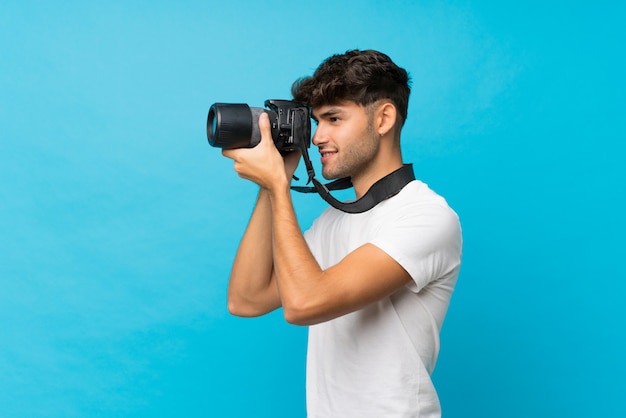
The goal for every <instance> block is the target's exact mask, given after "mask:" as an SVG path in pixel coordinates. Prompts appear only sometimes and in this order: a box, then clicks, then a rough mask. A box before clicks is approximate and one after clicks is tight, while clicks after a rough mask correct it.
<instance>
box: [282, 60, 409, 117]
mask: <svg viewBox="0 0 626 418" xmlns="http://www.w3.org/2000/svg"><path fill="white" fill-rule="evenodd" d="M410 93H411V86H410V77H409V74H408V73H407V72H406V70H404V69H403V68H400V67H398V66H397V65H396V64H394V63H393V61H391V58H389V57H388V56H387V55H385V54H383V53H382V52H378V51H374V50H364V51H360V50H357V49H355V50H351V51H347V52H346V53H345V54H337V55H333V56H331V57H329V58H327V59H326V60H325V61H324V62H322V64H320V66H319V67H318V68H317V70H315V73H314V74H313V76H311V77H303V78H300V79H298V80H296V81H295V82H294V83H293V85H292V86H291V94H292V95H293V98H294V100H296V101H298V102H302V103H306V104H307V105H309V106H311V107H318V106H323V105H326V104H335V103H338V102H340V101H344V100H348V101H352V102H355V103H357V104H360V105H362V106H368V105H370V104H372V103H375V102H377V101H379V100H381V99H388V100H390V101H391V102H392V103H393V104H394V105H395V106H396V109H397V111H398V116H399V118H400V120H397V121H396V123H397V124H398V126H402V125H403V124H404V121H405V120H406V117H407V111H408V107H409V94H410Z"/></svg>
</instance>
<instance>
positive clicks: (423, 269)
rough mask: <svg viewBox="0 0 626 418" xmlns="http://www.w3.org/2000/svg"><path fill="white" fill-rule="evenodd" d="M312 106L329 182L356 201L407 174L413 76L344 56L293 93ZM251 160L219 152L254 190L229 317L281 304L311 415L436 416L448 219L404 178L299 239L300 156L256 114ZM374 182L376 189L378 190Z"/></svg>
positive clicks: (376, 57) (454, 271)
mask: <svg viewBox="0 0 626 418" xmlns="http://www.w3.org/2000/svg"><path fill="white" fill-rule="evenodd" d="M292 92H293V96H294V99H295V100H296V101H300V102H303V103H306V104H307V105H309V106H311V109H312V117H313V118H314V120H315V121H316V122H317V128H316V130H315V134H314V136H313V140H312V141H313V144H314V145H315V146H317V147H318V149H319V152H320V155H321V164H322V168H323V173H322V174H323V176H324V177H325V178H326V179H335V178H342V177H350V178H351V180H352V184H353V185H354V190H355V193H356V197H357V199H360V198H362V197H363V196H364V195H366V193H367V192H368V190H369V189H370V188H373V187H372V186H373V185H374V184H375V183H377V182H379V180H381V181H383V182H384V181H386V179H388V178H390V177H392V176H394V175H395V174H394V173H397V172H398V170H401V169H403V167H404V168H405V169H406V167H408V168H409V170H410V169H411V168H410V166H405V165H404V164H403V161H402V154H401V150H400V131H401V129H402V126H403V124H404V121H405V119H406V117H407V108H408V98H409V92H410V88H409V77H408V74H407V72H406V71H405V70H403V69H402V68H399V67H398V66H397V65H395V64H394V63H393V62H392V61H391V59H390V58H389V57H388V56H386V55H385V54H382V53H380V52H377V51H372V50H368V51H358V50H355V51H348V52H346V53H345V54H342V55H335V56H332V57H330V58H328V59H327V60H326V61H324V62H323V63H322V64H321V65H320V67H319V68H318V69H317V70H316V72H315V74H314V75H313V76H312V77H309V78H305V79H302V80H299V81H297V82H296V83H294V86H293V87H292ZM259 127H260V130H261V134H262V139H261V142H260V143H259V145H257V146H256V147H255V148H251V149H235V150H224V151H223V154H224V155H225V156H226V157H228V158H231V159H233V160H234V162H235V164H234V168H235V170H236V171H237V173H238V174H239V175H240V176H241V177H242V178H246V179H249V180H251V181H253V182H255V183H257V184H258V185H259V186H260V187H261V189H260V192H259V195H258V199H257V202H256V206H255V209H254V211H253V214H252V217H251V219H250V223H249V225H248V227H247V229H246V232H245V234H244V236H243V238H242V241H241V244H240V247H239V250H238V252H237V255H236V257H235V261H234V263H233V268H232V273H231V278H230V283H229V289H228V306H229V310H230V312H231V313H233V314H234V315H239V316H257V315H263V314H265V313H268V312H270V311H273V310H274V309H277V308H279V307H282V308H283V312H284V316H285V319H286V320H287V321H288V322H290V323H293V324H298V325H309V326H310V328H309V343H308V344H309V346H308V354H307V413H308V416H309V418H320V417H325V418H330V417H333V418H337V417H358V418H363V417H375V418H381V417H385V418H390V417H422V418H423V417H439V416H440V415H441V412H440V406H439V400H438V397H437V394H436V391H435V389H434V387H433V384H432V382H431V379H430V374H431V373H432V371H433V368H434V365H435V361H436V359H437V354H438V351H439V330H440V328H441V325H442V323H443V319H444V316H445V313H446V311H447V308H448V304H449V301H450V297H451V294H452V291H453V289H454V286H455V283H456V280H457V276H458V272H459V267H460V259H461V242H462V239H461V230H460V225H459V221H458V217H457V216H456V214H455V213H454V212H453V211H452V210H451V209H450V208H449V207H448V205H447V204H446V202H445V200H444V199H443V198H441V197H440V196H438V195H437V194H435V193H434V192H432V191H431V190H430V189H429V188H428V187H427V186H426V184H424V183H422V182H420V181H418V180H413V181H410V182H408V184H406V185H402V186H403V187H401V190H399V191H398V192H397V193H395V192H394V193H395V194H394V195H393V196H392V197H389V198H387V199H384V200H382V201H381V202H378V203H377V204H376V205H375V206H374V207H373V208H371V209H369V210H366V211H365V212H362V213H346V212H343V211H342V210H339V209H336V208H334V207H330V208H328V209H327V210H326V211H324V213H322V215H321V216H320V217H319V218H318V219H317V220H316V221H315V222H314V223H313V225H312V226H311V228H310V229H309V230H308V231H306V233H305V234H304V235H303V234H302V233H301V230H300V227H299V225H298V222H297V220H296V216H295V213H294V209H293V206H292V200H291V195H290V189H289V187H290V180H291V178H292V175H293V172H294V171H295V168H296V166H297V163H298V159H299V157H300V155H299V154H298V153H290V154H287V155H285V156H284V157H283V156H281V154H280V153H279V152H278V151H277V149H276V147H275V145H274V143H273V141H272V138H271V132H270V129H269V121H268V118H267V116H266V115H265V114H262V115H261V117H260V118H259ZM379 183H380V182H379Z"/></svg>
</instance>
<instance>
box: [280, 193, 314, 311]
mask: <svg viewBox="0 0 626 418" xmlns="http://www.w3.org/2000/svg"><path fill="white" fill-rule="evenodd" d="M270 199H271V206H272V212H273V219H272V224H273V234H274V235H273V253H274V269H275V270H276V277H277V281H278V283H277V285H278V289H279V290H280V297H281V300H282V306H283V309H284V314H285V318H286V319H287V321H289V322H292V323H299V322H301V321H300V320H301V318H302V316H303V315H307V312H306V311H307V306H309V305H310V304H311V303H315V301H314V300H315V299H316V298H317V297H316V294H315V292H316V291H317V290H318V289H319V287H318V286H319V280H318V279H319V278H320V277H321V275H322V273H323V272H322V270H321V268H320V267H319V264H318V263H317V261H316V260H315V258H314V257H313V255H312V253H311V251H310V250H309V247H308V245H307V243H306V241H305V239H304V236H303V235H302V231H301V229H300V226H299V225H298V221H297V219H296V215H295V212H294V209H293V204H292V200H291V195H290V192H289V188H288V187H281V188H276V189H275V190H273V191H272V192H271V194H270Z"/></svg>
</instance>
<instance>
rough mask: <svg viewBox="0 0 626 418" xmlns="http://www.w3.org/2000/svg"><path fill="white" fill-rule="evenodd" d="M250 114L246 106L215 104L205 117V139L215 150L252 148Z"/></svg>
mask: <svg viewBox="0 0 626 418" xmlns="http://www.w3.org/2000/svg"><path fill="white" fill-rule="evenodd" d="M252 130H253V121H252V112H251V111H250V107H249V106H248V105H247V104H225V103H215V104H213V105H212V106H211V108H210V109H209V115H208V117H207V138H208V140H209V144H211V145H212V146H214V147H217V148H247V147H250V146H252V144H250V138H251V137H252Z"/></svg>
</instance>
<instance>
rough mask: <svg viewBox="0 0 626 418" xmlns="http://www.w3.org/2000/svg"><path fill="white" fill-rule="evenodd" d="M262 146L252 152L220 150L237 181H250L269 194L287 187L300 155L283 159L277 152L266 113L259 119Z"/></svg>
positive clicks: (245, 149) (297, 153) (292, 155)
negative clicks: (236, 175) (228, 161)
mask: <svg viewBox="0 0 626 418" xmlns="http://www.w3.org/2000/svg"><path fill="white" fill-rule="evenodd" d="M259 129H260V131H261V142H259V144H258V145H257V146H256V147H254V148H238V149H231V150H222V155H224V156H225V157H227V158H230V159H232V160H234V162H235V164H234V169H235V171H236V172H237V173H238V174H239V177H241V178H245V179H247V180H250V181H253V182H255V183H256V184H258V185H259V186H261V187H263V188H265V189H268V190H272V189H275V188H276V187H283V186H284V185H285V181H286V185H287V186H288V185H289V183H290V182H291V177H292V176H293V173H294V172H295V170H296V167H297V166H298V161H299V160H300V153H299V152H296V151H294V152H290V153H287V154H286V155H285V156H284V158H283V156H282V155H281V154H280V153H279V152H278V149H276V145H275V144H274V141H273V139H272V132H271V129H270V122H269V118H268V116H267V114H266V113H262V114H261V116H260V117H259Z"/></svg>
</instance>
